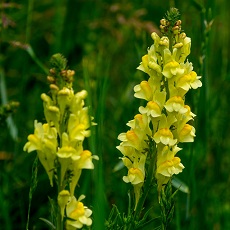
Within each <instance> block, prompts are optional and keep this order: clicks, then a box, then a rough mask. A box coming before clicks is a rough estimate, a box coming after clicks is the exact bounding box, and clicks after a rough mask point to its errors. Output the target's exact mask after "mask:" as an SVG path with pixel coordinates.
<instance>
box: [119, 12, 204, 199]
mask: <svg viewBox="0 0 230 230" xmlns="http://www.w3.org/2000/svg"><path fill="white" fill-rule="evenodd" d="M170 12H171V13H172V14H173V13H175V12H176V13H177V11H176V10H175V11H173V10H172V11H170ZM174 15H175V14H174ZM169 18H170V19H162V20H161V26H160V28H161V31H162V33H163V36H162V37H160V36H158V35H157V34H156V33H155V32H153V33H152V35H151V37H152V39H153V40H154V43H153V44H152V45H151V46H150V48H149V49H148V50H147V54H146V55H144V56H143V57H142V62H141V63H140V65H139V67H138V68H137V69H139V70H141V71H143V72H145V73H146V74H147V75H148V77H149V78H148V79H147V80H144V81H142V82H141V83H140V84H137V85H136V86H135V87H134V92H135V93H134V96H135V97H136V98H139V99H143V100H145V101H147V102H146V105H145V106H140V107H139V112H140V114H141V115H142V117H143V118H144V119H145V121H147V122H145V126H142V127H141V128H139V129H137V128H136V127H135V125H134V124H135V119H134V120H131V121H129V122H128V123H127V125H128V126H129V127H131V129H130V130H129V131H127V132H126V133H121V134H120V135H119V136H118V139H119V140H120V141H121V143H120V145H119V146H118V147H117V148H118V150H119V151H120V152H121V153H122V155H123V157H122V160H123V163H124V165H125V166H126V167H127V169H128V175H127V176H124V177H123V180H124V181H125V182H126V183H129V182H130V183H131V184H132V185H133V186H134V191H136V190H135V189H136V188H135V185H136V184H141V186H142V184H143V183H144V182H145V171H146V170H147V169H146V164H147V162H148V163H149V161H152V160H154V159H156V170H155V172H154V175H155V178H156V179H157V184H158V191H159V192H160V191H161V189H162V188H163V187H164V185H165V184H167V182H168V181H169V179H170V178H171V177H172V176H173V175H174V174H178V173H180V172H182V170H183V168H184V166H183V164H182V163H181V159H180V158H179V157H178V156H177V155H176V154H177V153H178V152H179V150H182V149H181V148H179V147H178V145H179V143H182V142H193V141H194V137H195V128H194V127H193V126H192V123H191V121H192V120H193V119H194V117H195V114H194V113H192V112H191V108H190V107H189V106H188V105H186V100H185V99H186V93H187V92H188V91H189V90H190V89H197V88H199V87H201V86H202V83H201V81H200V78H201V77H200V76H197V73H196V72H195V71H194V70H193V65H192V63H191V62H189V61H188V60H187V56H188V55H189V54H190V47H191V39H190V38H189V37H187V36H186V34H185V33H184V32H181V21H180V20H177V19H176V18H175V17H174V16H173V17H169ZM167 20H170V21H167ZM136 116H137V115H136ZM138 116H139V115H138ZM146 125H147V126H146ZM148 138H149V140H150V142H151V141H152V142H153V143H154V146H155V147H154V148H151V149H155V150H152V151H155V152H150V145H149V144H148V143H149V142H148V141H147V139H148ZM147 150H148V151H147ZM141 154H142V155H141ZM143 158H144V159H143ZM149 164H150V163H149ZM140 193H141V187H139V188H138V193H135V195H136V196H137V197H138V198H137V197H136V202H137V201H138V199H139V197H140Z"/></svg>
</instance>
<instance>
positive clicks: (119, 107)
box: [0, 0, 230, 230]
mask: <svg viewBox="0 0 230 230" xmlns="http://www.w3.org/2000/svg"><path fill="white" fill-rule="evenodd" d="M170 6H175V7H176V8H178V9H179V11H180V13H181V19H182V26H183V29H184V30H185V32H186V34H187V36H189V37H191V39H192V52H191V54H190V56H189V61H192V62H193V65H194V68H195V71H196V70H198V73H199V74H200V75H202V82H203V87H202V88H201V90H200V91H199V93H198V94H196V95H194V94H193V92H191V93H190V94H189V95H188V98H187V100H188V101H189V104H190V105H191V107H192V110H193V111H195V113H196V114H197V117H196V119H195V126H196V129H197V132H196V134H197V137H196V139H195V142H194V143H193V144H191V145H188V144H187V145H186V146H183V151H182V153H181V154H180V157H181V159H182V162H183V164H184V165H185V167H186V168H185V170H184V171H183V173H182V174H181V175H180V177H179V178H180V179H181V180H182V181H183V182H184V183H186V184H187V185H188V186H189V188H190V194H189V195H187V194H184V193H182V192H180V191H179V192H178V193H177V195H176V214H175V218H174V221H173V225H172V229H178V230H179V229H191V230H195V229H215V230H219V229H230V200H229V197H230V190H229V187H230V176H229V175H230V173H229V164H230V155H229V152H230V142H229V138H230V136H229V129H230V126H229V122H228V120H227V119H228V117H229V116H228V115H229V112H230V109H229V108H228V101H229V99H228V98H229V97H230V69H229V68H230V65H229V60H230V53H229V51H230V48H229V45H230V43H229V41H230V34H229V33H230V30H229V25H228V22H229V17H230V16H229V12H228V9H229V7H230V3H229V1H227V0H218V1H217V0H210V1H206V0H196V1H192V0H188V1H183V0H170V1H150V0H143V1H125V0H121V1H119V2H117V1H114V0H107V1H105V0H53V1H52V0H40V1H34V0H29V1H25V0H21V1H20V3H18V2H16V1H15V2H14V1H4V0H3V1H1V3H0V16H1V21H0V70H1V77H2V78H4V80H5V83H6V88H7V93H6V95H2V92H1V104H4V102H3V100H2V98H3V96H4V97H6V96H7V99H8V100H9V101H18V102H19V103H20V106H19V107H18V108H17V111H16V113H14V114H13V115H12V116H11V118H12V120H13V121H14V124H15V126H16V127H17V130H18V137H17V140H15V139H14V138H13V137H12V135H11V131H10V129H11V128H10V127H11V126H9V125H8V126H6V125H5V126H4V127H1V132H0V203H1V205H0V223H1V224H0V228H1V229H5V230H11V229H25V225H26V219H27V209H28V194H29V187H30V180H31V170H32V164H33V161H34V159H35V153H31V154H26V153H25V152H23V151H22V148H23V145H24V144H25V142H26V138H27V135H28V134H29V133H32V132H33V121H34V120H35V119H37V120H38V121H44V117H43V107H42V102H41V100H40V94H41V93H43V92H47V91H48V85H47V84H46V70H47V68H48V61H49V59H50V57H51V56H52V54H54V53H57V52H58V53H62V54H63V55H64V56H65V57H66V58H67V60H68V66H69V67H70V68H71V69H74V70H75V71H76V76H77V77H76V79H75V82H74V88H75V89H76V90H80V89H82V88H87V90H88V91H89V93H90V97H89V100H88V103H89V104H90V105H91V113H92V115H93V116H95V120H96V122H97V123H98V126H97V127H96V130H94V132H95V133H96V134H97V137H92V139H93V138H95V139H94V140H96V141H89V143H88V144H89V145H90V146H91V149H92V152H93V151H94V152H93V153H94V154H97V155H100V159H101V160H100V162H99V163H97V164H96V168H97V170H95V175H92V174H91V173H88V172H87V173H85V174H84V176H83V178H82V179H81V182H80V185H81V186H80V187H79V190H80V192H79V194H81V192H83V193H84V194H86V203H88V204H93V209H95V210H98V211H100V215H102V216H103V217H105V218H108V213H109V210H110V209H111V207H112V204H116V206H117V207H118V208H119V210H120V211H121V212H123V211H126V210H127V204H128V196H127V192H128V190H129V189H131V187H129V186H128V185H127V184H125V183H123V182H122V176H123V175H125V174H126V171H125V169H122V170H120V171H118V172H113V168H114V166H115V165H116V164H117V163H118V162H119V159H118V158H119V157H120V155H119V152H118V151H117V150H116V148H115V146H116V145H118V141H117V136H118V134H119V133H121V132H124V131H126V126H125V124H126V122H127V121H128V120H131V119H132V118H133V115H134V114H136V113H137V110H138V107H139V104H138V103H139V101H138V100H136V99H134V97H133V86H134V85H136V84H138V83H139V82H140V81H141V80H143V79H144V78H146V76H145V75H144V74H142V73H140V72H138V71H136V67H137V66H138V65H139V63H140V61H141V57H142V56H143V55H144V54H145V53H146V49H147V47H148V46H150V45H151V44H152V40H151V37H150V34H151V33H152V32H153V31H156V32H159V30H158V25H159V20H160V19H161V18H163V16H164V15H165V12H166V11H167V10H168V9H169V7H170ZM213 19H214V21H212V20H213ZM98 178H99V179H100V180H98ZM38 180H39V181H38V186H37V189H36V190H35V192H34V195H33V199H32V206H31V217H30V229H45V225H44V223H43V222H42V221H40V220H39V218H40V217H47V216H49V209H50V206H49V199H48V197H51V196H52V193H53V192H54V188H50V187H49V181H48V178H47V176H46V175H45V172H44V170H43V169H42V167H39V172H38ZM99 183H101V184H102V186H100V185H98V184H99ZM95 188H96V189H95ZM97 188H101V190H98V191H100V193H102V194H98V196H97V199H104V206H103V207H102V206H100V203H97V202H96V201H95V199H96V198H95V199H94V193H95V192H96V191H97ZM155 196H156V194H153V197H155ZM93 201H94V202H93ZM154 202H156V200H155V198H153V200H149V201H148V202H147V205H152V204H154ZM185 213H186V214H185ZM158 214H159V213H158V210H156V211H155V209H154V211H153V213H152V216H153V217H154V216H157V215H158ZM96 217H97V216H96V213H95V218H96ZM97 226H100V224H98V223H95V229H97V230H98V229H102V228H99V227H97ZM149 229H152V228H151V227H150V228H149Z"/></svg>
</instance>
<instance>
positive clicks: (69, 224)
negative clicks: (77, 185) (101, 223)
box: [66, 195, 92, 230]
mask: <svg viewBox="0 0 230 230" xmlns="http://www.w3.org/2000/svg"><path fill="white" fill-rule="evenodd" d="M84 198H85V196H84V195H81V196H80V197H79V198H78V200H77V199H76V198H75V197H74V196H72V197H70V198H69V201H68V203H67V204H66V216H67V218H68V219H67V221H66V229H67V230H76V229H81V228H82V227H83V225H86V226H90V225H92V219H91V218H90V216H91V215H92V211H91V210H90V209H89V208H88V207H86V206H84V204H83V203H82V200H83V199H84Z"/></svg>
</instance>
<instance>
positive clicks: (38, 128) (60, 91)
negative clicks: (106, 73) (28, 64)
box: [24, 54, 99, 229]
mask: <svg viewBox="0 0 230 230" xmlns="http://www.w3.org/2000/svg"><path fill="white" fill-rule="evenodd" d="M51 63H52V65H53V68H52V69H50V74H51V76H48V77H47V79H48V81H49V82H50V94H49V95H47V94H45V93H43V94H42V95H41V99H42V101H43V107H44V115H45V119H46V122H47V123H45V124H42V123H38V122H37V121H35V123H34V127H35V128H34V134H30V135H29V136H28V142H27V143H26V144H25V146H24V151H27V152H32V151H34V150H36V151H37V155H38V158H39V160H40V162H41V164H42V165H43V167H44V168H45V171H46V173H47V174H48V177H49V179H50V184H51V186H53V180H54V179H55V181H56V183H57V187H58V192H59V194H58V198H57V201H58V204H59V208H60V213H61V217H62V221H63V217H64V215H65V210H66V214H67V218H71V219H72V220H69V219H68V220H67V223H66V229H80V228H82V226H83V225H87V226H90V225H91V223H92V220H91V219H90V218H89V216H90V215H91V214H92V211H91V210H90V209H88V208H87V207H85V206H84V205H83V203H82V202H81V199H83V197H80V198H79V200H76V198H75V197H74V192H75V188H76V186H77V184H78V181H79V178H80V176H81V173H82V169H94V164H93V159H95V160H98V159H99V158H98V156H96V155H92V153H91V152H90V151H89V150H86V149H84V148H83V141H84V140H85V138H87V137H89V136H90V130H89V129H90V126H92V125H95V123H93V122H92V121H93V118H92V117H90V116H89V113H88V108H87V107H86V106H85V102H84V99H85V98H86V96H87V91H86V90H82V91H80V92H77V93H74V90H73V88H72V82H73V76H74V71H73V70H66V59H65V58H64V57H63V56H61V55H60V54H56V55H54V56H53V57H52V59H51ZM67 198H68V199H67ZM67 200H68V202H67Z"/></svg>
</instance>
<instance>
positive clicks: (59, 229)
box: [56, 165, 63, 230]
mask: <svg viewBox="0 0 230 230" xmlns="http://www.w3.org/2000/svg"><path fill="white" fill-rule="evenodd" d="M57 169H58V170H57V174H58V180H57V183H58V192H57V196H58V194H59V193H60V192H61V191H62V190H63V186H62V184H61V170H60V165H59V167H57ZM56 212H57V213H56V217H57V222H56V230H63V219H62V216H61V210H60V207H59V206H58V205H57V209H56Z"/></svg>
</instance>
